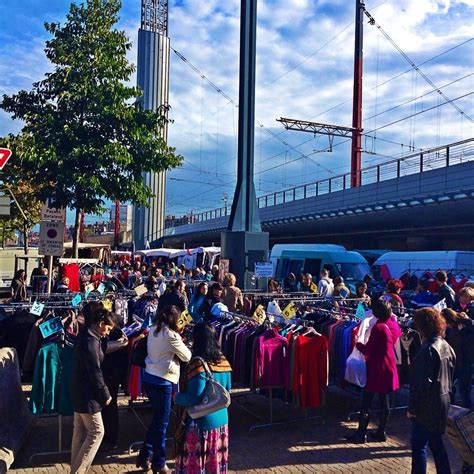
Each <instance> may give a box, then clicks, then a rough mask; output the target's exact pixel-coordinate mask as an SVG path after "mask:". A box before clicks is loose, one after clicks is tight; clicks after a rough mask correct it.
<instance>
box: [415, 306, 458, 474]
mask: <svg viewBox="0 0 474 474" xmlns="http://www.w3.org/2000/svg"><path fill="white" fill-rule="evenodd" d="M414 327H415V329H416V330H417V331H419V333H420V335H421V338H422V341H423V344H422V346H421V349H420V352H418V354H417V355H416V357H415V359H414V361H413V367H412V374H411V383H410V399H409V404H408V413H407V417H408V418H409V419H410V420H411V421H412V436H411V448H412V473H413V474H424V473H425V472H426V446H427V445H428V446H429V447H430V450H431V452H432V454H433V458H434V461H435V465H436V472H439V473H443V474H450V473H451V469H450V466H449V459H448V455H447V453H446V449H445V447H444V445H443V439H442V435H443V434H444V433H445V431H446V422H447V419H448V409H449V403H450V392H451V390H452V381H453V374H454V367H455V364H456V356H455V354H454V351H453V349H452V348H451V346H450V345H449V344H448V343H447V342H446V341H445V340H444V339H443V336H444V332H445V329H446V323H445V321H444V319H443V317H442V316H441V314H440V313H439V312H438V311H436V310H435V309H434V308H423V309H420V310H418V311H417V312H416V313H415V315H414Z"/></svg>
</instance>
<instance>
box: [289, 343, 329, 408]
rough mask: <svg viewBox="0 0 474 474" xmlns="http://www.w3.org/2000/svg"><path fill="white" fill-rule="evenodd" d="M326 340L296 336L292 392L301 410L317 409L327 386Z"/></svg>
mask: <svg viewBox="0 0 474 474" xmlns="http://www.w3.org/2000/svg"><path fill="white" fill-rule="evenodd" d="M328 363H329V361H328V340H327V339H326V338H325V337H324V336H316V335H313V336H298V337H297V338H296V342H295V356H294V373H293V384H292V388H293V392H294V394H295V395H297V396H298V397H299V402H300V406H301V407H302V408H319V407H320V406H321V403H322V398H323V392H324V391H325V390H326V388H327V386H328Z"/></svg>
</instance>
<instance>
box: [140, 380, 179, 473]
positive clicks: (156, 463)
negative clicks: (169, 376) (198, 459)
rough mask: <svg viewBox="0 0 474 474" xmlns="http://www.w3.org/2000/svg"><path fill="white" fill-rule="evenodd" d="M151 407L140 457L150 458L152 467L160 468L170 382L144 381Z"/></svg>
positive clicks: (163, 460) (164, 462) (168, 405)
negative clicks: (150, 417)
mask: <svg viewBox="0 0 474 474" xmlns="http://www.w3.org/2000/svg"><path fill="white" fill-rule="evenodd" d="M144 386H145V390H146V393H147V395H148V398H149V399H150V403H151V407H152V409H153V418H152V420H151V424H150V427H149V428H148V431H147V434H146V437H145V443H144V444H143V447H142V449H141V451H140V454H139V457H140V458H141V459H152V463H151V464H152V469H155V470H157V469H160V468H162V467H164V466H165V464H166V441H165V439H166V429H167V427H168V423H169V420H170V412H171V393H172V388H173V387H172V385H171V383H169V384H166V385H153V384H150V383H147V382H145V383H144Z"/></svg>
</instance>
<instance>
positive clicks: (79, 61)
mask: <svg viewBox="0 0 474 474" xmlns="http://www.w3.org/2000/svg"><path fill="white" fill-rule="evenodd" d="M120 7H121V2H120V0H87V1H86V2H85V3H82V4H80V5H77V4H75V3H72V4H71V6H70V9H69V13H68V15H67V18H66V22H65V23H64V24H59V23H46V24H45V28H46V30H47V31H48V32H49V33H51V35H52V39H50V40H49V41H47V42H46V48H45V52H46V56H47V58H48V59H49V60H50V61H51V63H52V64H53V65H54V71H53V72H50V73H48V74H46V76H45V78H44V79H43V80H42V81H40V82H37V83H35V84H33V88H32V90H31V91H20V92H19V93H18V94H16V95H13V96H6V95H4V96H3V101H2V102H0V107H2V108H3V109H4V110H5V111H7V112H9V113H10V114H11V115H12V117H13V118H18V119H22V120H23V121H24V122H25V125H24V128H23V134H24V135H26V136H28V137H31V139H32V140H31V142H32V145H33V146H34V153H32V154H31V156H34V159H32V160H28V163H27V166H28V169H29V170H31V172H32V173H34V174H35V176H36V177H37V179H39V180H41V181H42V182H43V183H44V184H45V186H44V187H42V189H41V197H42V198H46V197H51V198H53V199H55V200H56V202H57V204H58V205H61V206H67V207H69V208H71V209H75V211H76V219H75V231H74V239H73V248H74V251H75V255H76V256H77V242H78V237H79V227H80V216H81V210H84V211H85V212H86V213H99V212H102V211H103V208H104V203H105V200H106V199H109V200H113V201H115V200H120V201H130V202H132V203H133V204H136V205H140V206H146V205H147V201H148V199H149V198H150V197H152V196H153V194H152V191H151V190H150V188H148V187H147V186H146V185H145V184H144V181H143V178H142V173H144V172H160V171H165V170H167V169H171V168H174V167H176V166H179V165H180V163H181V161H182V157H181V156H179V155H177V154H176V153H175V150H174V149H173V148H170V147H168V146H167V145H166V142H165V141H164V140H163V138H162V129H163V126H164V124H165V122H166V121H167V112H168V111H167V107H162V108H161V109H160V110H158V111H156V112H155V111H146V110H143V109H142V108H140V107H137V106H136V98H137V97H139V96H140V95H141V92H140V91H139V90H138V89H137V88H135V87H130V86H128V85H127V84H126V83H127V81H129V80H130V76H131V74H132V72H133V71H134V66H133V65H132V64H130V63H129V62H128V60H127V58H126V53H127V51H128V50H130V48H131V43H130V41H129V39H128V38H127V37H126V35H125V33H124V31H121V30H118V29H116V28H114V26H115V25H116V23H117V21H118V14H119V11H120Z"/></svg>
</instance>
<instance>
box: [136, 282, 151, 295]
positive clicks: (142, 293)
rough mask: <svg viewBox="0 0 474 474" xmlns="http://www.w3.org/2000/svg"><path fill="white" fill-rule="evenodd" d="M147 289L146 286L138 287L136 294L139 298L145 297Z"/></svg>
mask: <svg viewBox="0 0 474 474" xmlns="http://www.w3.org/2000/svg"><path fill="white" fill-rule="evenodd" d="M147 291H148V290H147V288H146V286H145V285H140V286H137V287H136V288H135V293H136V294H137V296H142V295H144V294H145V293H146V292H147Z"/></svg>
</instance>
